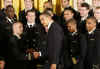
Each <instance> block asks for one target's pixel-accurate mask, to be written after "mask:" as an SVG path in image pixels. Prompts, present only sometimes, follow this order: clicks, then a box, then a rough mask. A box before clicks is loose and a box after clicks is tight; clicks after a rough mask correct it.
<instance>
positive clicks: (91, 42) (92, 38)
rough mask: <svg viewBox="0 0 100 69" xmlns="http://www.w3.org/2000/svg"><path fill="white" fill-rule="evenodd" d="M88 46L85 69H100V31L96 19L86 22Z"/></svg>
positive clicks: (85, 53) (90, 18) (91, 18)
mask: <svg viewBox="0 0 100 69" xmlns="http://www.w3.org/2000/svg"><path fill="white" fill-rule="evenodd" d="M86 29H87V31H88V32H87V46H86V47H83V49H84V50H85V51H84V53H83V54H84V58H85V60H84V62H83V64H84V69H100V42H99V41H100V30H98V29H97V28H96V18H95V17H89V18H87V20H86Z"/></svg>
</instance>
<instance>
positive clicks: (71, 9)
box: [64, 7, 75, 13]
mask: <svg viewBox="0 0 100 69" xmlns="http://www.w3.org/2000/svg"><path fill="white" fill-rule="evenodd" d="M66 10H69V11H71V12H72V13H74V12H75V10H74V9H73V8H71V7H70V8H65V9H64V12H65V11H66Z"/></svg>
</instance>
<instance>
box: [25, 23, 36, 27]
mask: <svg viewBox="0 0 100 69" xmlns="http://www.w3.org/2000/svg"><path fill="white" fill-rule="evenodd" d="M27 25H28V26H30V25H31V26H32V27H33V26H34V25H35V23H27Z"/></svg>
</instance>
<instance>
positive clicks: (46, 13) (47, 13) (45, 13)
mask: <svg viewBox="0 0 100 69" xmlns="http://www.w3.org/2000/svg"><path fill="white" fill-rule="evenodd" d="M48 11H49V10H46V11H44V12H43V13H41V15H46V16H50V17H51V14H50V13H49V12H48Z"/></svg>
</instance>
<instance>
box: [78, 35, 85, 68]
mask: <svg viewBox="0 0 100 69" xmlns="http://www.w3.org/2000/svg"><path fill="white" fill-rule="evenodd" d="M80 42H81V45H80V49H81V50H80V51H81V52H80V54H81V55H80V62H79V63H80V65H79V68H80V69H84V61H85V57H86V54H87V40H86V35H81V40H80Z"/></svg>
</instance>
